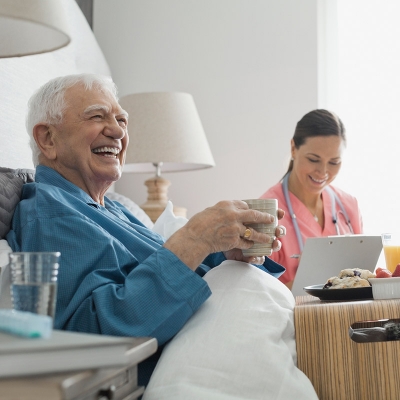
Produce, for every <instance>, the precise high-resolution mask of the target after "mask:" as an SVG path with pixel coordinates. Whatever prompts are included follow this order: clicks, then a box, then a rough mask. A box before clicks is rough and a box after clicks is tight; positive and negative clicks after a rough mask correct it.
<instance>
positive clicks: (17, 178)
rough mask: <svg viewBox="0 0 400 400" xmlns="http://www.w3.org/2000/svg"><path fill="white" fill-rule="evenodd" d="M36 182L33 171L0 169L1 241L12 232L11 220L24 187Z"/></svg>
mask: <svg viewBox="0 0 400 400" xmlns="http://www.w3.org/2000/svg"><path fill="white" fill-rule="evenodd" d="M34 180H35V170H33V169H11V168H2V167H0V239H3V238H5V236H6V235H7V233H8V231H9V230H10V225H11V219H12V216H13V214H14V210H15V207H16V206H17V204H18V202H19V200H20V198H21V192H22V185H23V184H24V183H27V182H33V181H34Z"/></svg>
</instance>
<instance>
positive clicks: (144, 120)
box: [120, 92, 215, 172]
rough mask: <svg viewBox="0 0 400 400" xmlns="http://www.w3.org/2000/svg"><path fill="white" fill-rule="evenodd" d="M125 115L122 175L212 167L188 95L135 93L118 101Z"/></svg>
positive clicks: (209, 154) (212, 161)
mask: <svg viewBox="0 0 400 400" xmlns="http://www.w3.org/2000/svg"><path fill="white" fill-rule="evenodd" d="M120 105H121V107H122V108H123V109H124V110H125V111H127V112H128V113H129V125H128V132H129V147H128V151H127V155H126V163H125V167H124V172H154V171H155V166H154V164H160V163H162V170H163V172H175V171H188V170H195V169H202V168H209V167H213V166H214V165H215V162H214V158H213V156H212V154H211V150H210V147H209V145H208V141H207V138H206V135H205V133H204V130H203V126H202V124H201V121H200V117H199V114H198V112H197V109H196V105H195V103H194V100H193V97H192V96H191V95H190V94H188V93H174V92H156V93H137V94H130V95H128V96H124V97H122V98H121V99H120Z"/></svg>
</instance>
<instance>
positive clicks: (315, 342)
mask: <svg viewBox="0 0 400 400" xmlns="http://www.w3.org/2000/svg"><path fill="white" fill-rule="evenodd" d="M294 318H295V329H296V347H297V358H298V367H299V368H300V370H302V371H303V372H304V373H305V374H306V375H307V376H308V378H309V379H310V380H311V382H312V384H313V385H314V388H315V390H316V392H317V394H318V397H319V399H320V400H342V399H343V400H345V399H346V400H375V399H376V400H398V399H400V341H386V342H370V343H356V342H354V341H353V340H352V339H351V338H350V336H349V327H350V326H352V327H353V328H363V327H373V326H382V324H383V323H384V320H386V319H399V318H400V299H395V300H362V301H321V300H319V299H318V298H317V297H313V296H298V297H296V307H295V311H294ZM379 320H381V321H379ZM382 320H383V321H382ZM365 321H366V322H365ZM356 323H358V324H356Z"/></svg>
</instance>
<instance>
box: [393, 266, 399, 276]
mask: <svg viewBox="0 0 400 400" xmlns="http://www.w3.org/2000/svg"><path fill="white" fill-rule="evenodd" d="M392 276H393V277H396V276H400V264H397V265H396V269H395V270H394V272H393V274H392Z"/></svg>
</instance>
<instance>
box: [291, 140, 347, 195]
mask: <svg viewBox="0 0 400 400" xmlns="http://www.w3.org/2000/svg"><path fill="white" fill-rule="evenodd" d="M291 146H292V158H293V170H292V174H295V178H296V180H297V182H298V184H300V185H301V186H302V188H303V189H304V190H306V191H308V192H311V193H321V192H322V190H323V189H324V188H325V187H326V186H327V185H329V184H330V183H331V182H332V181H333V180H334V179H335V178H336V175H337V174H338V173H339V170H340V167H341V164H342V153H343V150H344V147H345V144H344V142H343V139H342V138H341V137H340V136H316V137H309V138H307V139H306V141H305V143H304V144H303V145H301V146H300V147H299V148H298V149H296V147H295V145H294V141H293V140H292V142H291Z"/></svg>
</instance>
